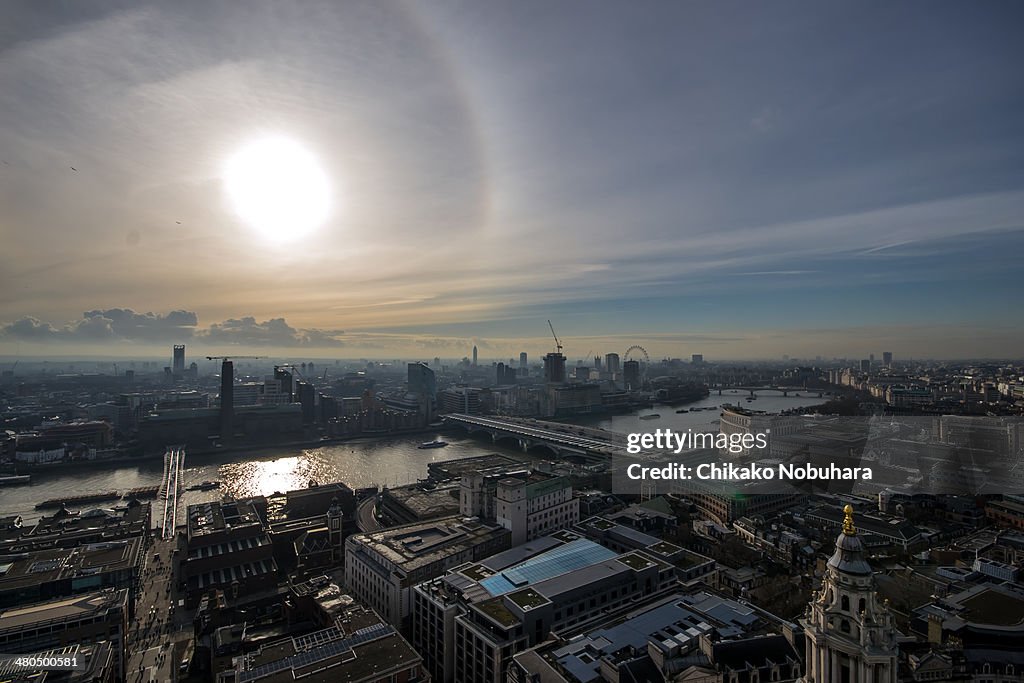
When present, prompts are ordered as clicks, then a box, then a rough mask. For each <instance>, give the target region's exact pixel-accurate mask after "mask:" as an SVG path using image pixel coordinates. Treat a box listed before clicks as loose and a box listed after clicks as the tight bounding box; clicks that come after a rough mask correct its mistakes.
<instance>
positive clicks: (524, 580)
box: [480, 539, 617, 596]
mask: <svg viewBox="0 0 1024 683" xmlns="http://www.w3.org/2000/svg"><path fill="white" fill-rule="evenodd" d="M616 555H617V553H616V552H615V551H613V550H609V549H608V548H605V547H604V546H602V545H598V544H597V543H594V542H593V541H588V540H586V539H578V540H575V541H570V542H569V543H566V544H565V545H562V546H560V547H557V548H555V549H553V550H549V551H547V552H545V553H542V554H541V555H538V556H536V557H533V558H531V559H529V560H526V561H525V562H522V563H520V564H517V565H514V566H512V567H509V568H508V569H505V570H503V571H501V572H500V573H497V574H495V575H494V576H489V577H487V578H485V579H483V580H481V581H480V585H481V586H483V587H484V588H485V589H486V590H487V592H488V593H489V594H490V595H492V596H498V595H503V594H505V593H510V592H512V591H514V590H516V589H518V588H522V587H524V586H529V585H532V584H534V583H538V582H540V581H544V580H546V579H549V578H552V577H555V576H558V575H560V574H565V573H567V572H571V571H574V570H576V569H581V568H583V567H587V566H590V565H592V564H596V563H597V562H600V561H602V560H607V559H611V558H613V557H615V556H616Z"/></svg>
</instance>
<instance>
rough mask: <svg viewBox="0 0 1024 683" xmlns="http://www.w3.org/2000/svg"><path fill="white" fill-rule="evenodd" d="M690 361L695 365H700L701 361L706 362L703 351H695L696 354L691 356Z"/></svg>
mask: <svg viewBox="0 0 1024 683" xmlns="http://www.w3.org/2000/svg"><path fill="white" fill-rule="evenodd" d="M690 362H691V363H693V364H694V365H700V364H701V363H703V362H704V354H703V353H695V354H693V355H691V356H690Z"/></svg>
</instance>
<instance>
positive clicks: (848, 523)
mask: <svg viewBox="0 0 1024 683" xmlns="http://www.w3.org/2000/svg"><path fill="white" fill-rule="evenodd" d="M843 513H844V514H845V515H846V519H844V520H843V533H844V534H846V535H847V536H856V535H857V527H855V526H854V525H853V506H852V505H849V504H847V506H846V507H844V508H843Z"/></svg>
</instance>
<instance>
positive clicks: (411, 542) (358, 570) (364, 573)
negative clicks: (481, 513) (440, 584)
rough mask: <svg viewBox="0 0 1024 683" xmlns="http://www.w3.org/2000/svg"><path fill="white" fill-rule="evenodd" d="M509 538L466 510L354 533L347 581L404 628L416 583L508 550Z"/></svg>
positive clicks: (353, 590) (356, 594)
mask: <svg viewBox="0 0 1024 683" xmlns="http://www.w3.org/2000/svg"><path fill="white" fill-rule="evenodd" d="M510 538H511V533H510V532H509V531H508V530H507V529H505V528H504V527H501V526H498V525H494V524H485V523H482V522H480V521H474V520H473V519H471V518H464V517H461V516H453V517H443V518H441V519H436V520H432V521H429V522H424V523H422V524H409V525H406V526H399V527H393V528H390V529H385V530H382V531H376V532H373V533H364V534H354V535H352V536H349V537H348V538H346V539H345V587H346V590H348V591H349V592H350V593H351V594H352V596H353V597H355V598H356V599H357V600H359V601H361V602H363V603H365V604H367V605H369V606H370V607H372V608H373V609H374V610H376V611H377V612H378V613H379V614H380V615H381V616H383V617H384V619H386V620H387V622H388V623H390V624H391V625H393V626H395V627H396V628H399V629H402V630H404V629H405V628H407V627H408V620H409V616H410V614H411V611H412V589H413V587H414V586H415V585H416V584H418V583H421V582H423V581H428V580H430V579H432V578H436V577H438V576H440V575H441V574H443V573H444V572H445V571H446V570H448V569H450V568H451V567H454V566H456V565H459V564H463V563H465V562H473V561H477V560H480V559H483V558H485V557H488V556H490V555H493V554H494V553H497V552H500V551H502V550H506V549H508V547H509V545H510V543H509V540H510Z"/></svg>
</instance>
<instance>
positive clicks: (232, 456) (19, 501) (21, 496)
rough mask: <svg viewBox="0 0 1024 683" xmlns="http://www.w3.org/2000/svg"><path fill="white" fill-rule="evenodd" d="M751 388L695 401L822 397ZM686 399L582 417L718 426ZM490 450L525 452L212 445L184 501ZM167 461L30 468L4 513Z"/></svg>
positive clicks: (0, 493)
mask: <svg viewBox="0 0 1024 683" xmlns="http://www.w3.org/2000/svg"><path fill="white" fill-rule="evenodd" d="M746 395H747V393H746V392H738V391H736V392H730V391H725V392H723V394H722V395H721V396H719V395H718V394H717V392H714V393H712V395H711V396H709V397H708V398H706V399H704V400H702V401H698V402H696V403H691V404H687V405H686V406H685V407H686V408H692V407H697V408H700V407H716V408H717V407H718V406H719V405H720V404H722V403H740V404H741V405H744V406H746V407H748V408H751V409H755V410H764V411H767V412H779V411H782V410H787V409H791V408H796V407H799V406H811V405H816V404H819V403H821V402H823V400H824V399H819V398H818V397H817V394H813V395H812V396H813V397H810V396H808V395H804V396H803V397H795V396H789V397H784V396H782V395H781V394H778V393H773V392H758V399H757V400H756V401H753V402H751V403H747V402H745V401H744V400H743V397H745V396H746ZM682 407H684V406H678V407H670V406H662V405H659V406H656V407H654V408H648V409H643V410H639V411H636V412H634V413H626V414H622V415H615V416H611V417H605V418H602V419H597V420H584V422H586V423H587V424H591V425H594V426H599V427H602V428H605V429H609V430H612V431H617V432H622V433H629V432H640V431H651V430H654V429H658V428H671V429H673V430H676V431H686V430H687V429H693V430H695V431H697V430H700V431H714V430H716V429H717V419H718V411H717V410H704V411H698V412H687V413H676V412H675V411H676V410H677V409H678V408H682ZM653 413H658V414H659V415H660V416H661V417H660V418H658V419H655V420H641V419H639V415H649V414H653ZM434 438H438V439H443V440H445V441H448V443H449V445H448V446H447V447H445V448H437V449H429V450H426V449H419V448H416V446H417V445H419V444H420V443H421V442H423V441H430V440H432V439H434ZM486 453H505V454H509V455H512V454H518V455H522V454H521V452H520V451H516V450H513V449H510V448H508V447H506V446H504V445H502V444H492V443H491V442H490V441H489V440H485V439H479V438H469V437H465V436H462V435H460V434H457V433H456V434H445V435H443V436H442V435H440V434H437V435H433V434H429V433H427V434H417V435H416V436H414V437H413V436H408V437H397V438H386V439H373V440H358V441H350V442H345V443H340V444H328V445H324V446H322V447H320V448H306V449H296V448H282V449H272V450H261V451H254V452H253V453H251V454H245V453H240V452H233V453H215V454H211V455H205V456H192V457H186V460H185V471H184V476H183V483H184V485H185V486H191V485H194V484H198V483H200V482H203V481H208V480H209V481H213V480H217V481H220V482H222V485H221V488H219V489H213V490H210V491H185V492H183V494H182V501H183V502H184V503H185V504H186V505H191V504H193V503H201V502H206V501H212V500H219V499H220V498H221V497H222V496H223V495H225V494H227V495H232V496H236V497H241V496H253V495H269V494H271V493H274V492H278V491H280V492H284V491H288V490H290V489H297V488H305V487H306V486H307V485H308V483H309V481H310V480H311V479H312V480H315V481H318V482H320V483H327V482H334V481H343V482H345V483H346V484H348V485H349V486H351V487H353V488H359V487H363V486H381V485H385V484H386V485H388V486H396V485H400V484H410V483H413V482H415V481H416V480H418V479H422V478H424V477H426V475H427V464H428V463H430V462H434V461H438V460H454V459H458V458H468V457H473V456H478V455H484V454H486ZM162 468H163V462H162V460H161V459H160V458H151V459H147V460H145V461H142V462H140V463H138V464H124V463H120V464H109V465H103V464H92V465H83V466H81V467H74V468H59V469H55V470H52V471H47V470H38V469H37V470H33V471H32V472H31V474H32V484H31V485H30V486H12V487H5V488H0V516H5V515H21V516H22V517H24V519H25V522H26V523H29V522H32V521H35V520H37V519H38V518H39V517H40V516H42V514H52V510H44V511H40V510H36V509H35V504H36V503H38V502H40V501H42V500H46V499H48V498H61V497H69V496H75V495H81V494H84V493H92V492H99V491H119V492H121V493H124V492H125V491H127V490H129V489H133V488H137V487H145V486H157V485H158V484H159V483H160V479H161V476H162ZM116 503H117V501H113V500H111V501H107V502H98V503H91V504H86V505H85V506H84V507H85V508H90V507H104V506H111V505H114V504H116Z"/></svg>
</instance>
